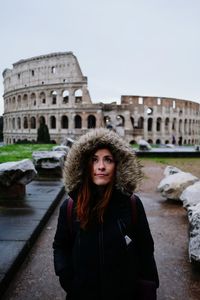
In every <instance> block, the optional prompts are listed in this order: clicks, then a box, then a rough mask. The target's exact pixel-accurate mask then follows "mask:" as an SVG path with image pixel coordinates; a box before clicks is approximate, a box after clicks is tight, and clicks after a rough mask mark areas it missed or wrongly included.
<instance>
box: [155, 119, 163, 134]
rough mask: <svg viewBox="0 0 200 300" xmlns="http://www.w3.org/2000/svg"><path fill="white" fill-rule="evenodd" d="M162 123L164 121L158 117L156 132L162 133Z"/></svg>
mask: <svg viewBox="0 0 200 300" xmlns="http://www.w3.org/2000/svg"><path fill="white" fill-rule="evenodd" d="M161 123H162V119H161V118H160V117H158V118H157V120H156V131H161Z"/></svg>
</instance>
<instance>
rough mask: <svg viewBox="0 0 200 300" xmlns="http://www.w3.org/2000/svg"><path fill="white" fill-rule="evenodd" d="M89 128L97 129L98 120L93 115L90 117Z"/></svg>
mask: <svg viewBox="0 0 200 300" xmlns="http://www.w3.org/2000/svg"><path fill="white" fill-rule="evenodd" d="M88 128H96V118H95V116H93V115H89V116H88Z"/></svg>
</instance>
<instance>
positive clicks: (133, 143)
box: [129, 140, 137, 145]
mask: <svg viewBox="0 0 200 300" xmlns="http://www.w3.org/2000/svg"><path fill="white" fill-rule="evenodd" d="M129 144H130V145H136V144H137V142H136V141H135V140H131V141H130V142H129Z"/></svg>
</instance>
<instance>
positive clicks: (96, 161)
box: [91, 149, 116, 186]
mask: <svg viewBox="0 0 200 300" xmlns="http://www.w3.org/2000/svg"><path fill="white" fill-rule="evenodd" d="M115 166H116V163H115V161H114V157H113V155H112V153H111V152H110V151H109V150H108V149H99V150H97V151H96V152H95V154H94V155H93V156H92V168H91V172H92V174H91V178H92V182H93V183H94V184H96V185H99V186H103V185H107V184H108V183H110V182H111V181H112V180H113V178H114V175H115Z"/></svg>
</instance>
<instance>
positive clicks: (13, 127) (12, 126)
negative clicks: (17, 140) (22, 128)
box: [12, 118, 15, 129]
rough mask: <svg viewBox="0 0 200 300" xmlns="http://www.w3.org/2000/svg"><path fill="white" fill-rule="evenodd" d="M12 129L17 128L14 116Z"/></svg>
mask: <svg viewBox="0 0 200 300" xmlns="http://www.w3.org/2000/svg"><path fill="white" fill-rule="evenodd" d="M12 129H15V118H12Z"/></svg>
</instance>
